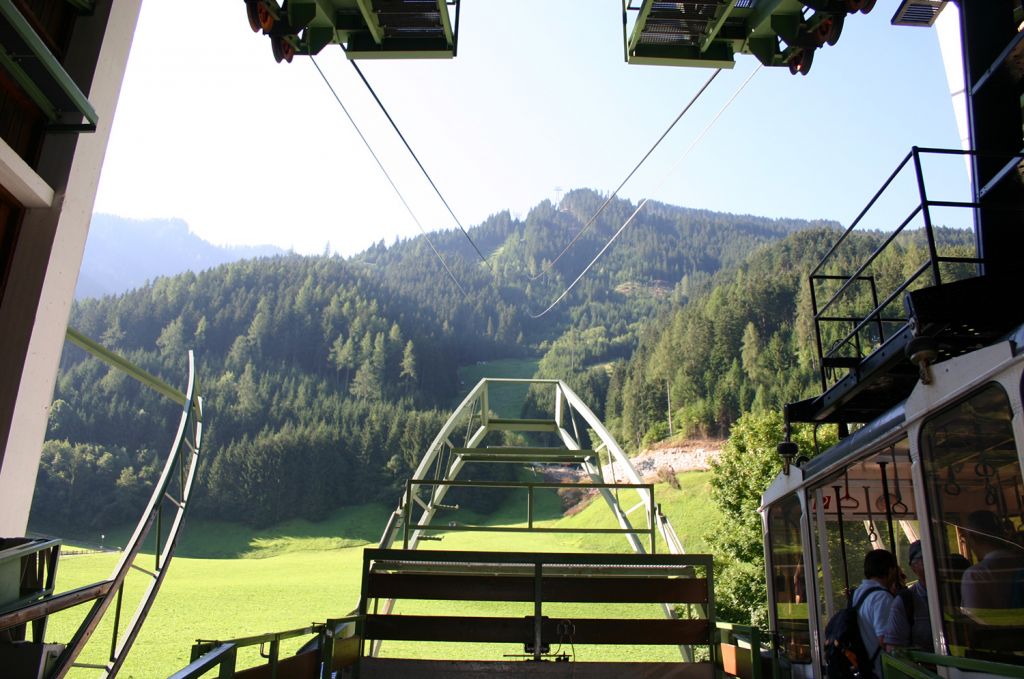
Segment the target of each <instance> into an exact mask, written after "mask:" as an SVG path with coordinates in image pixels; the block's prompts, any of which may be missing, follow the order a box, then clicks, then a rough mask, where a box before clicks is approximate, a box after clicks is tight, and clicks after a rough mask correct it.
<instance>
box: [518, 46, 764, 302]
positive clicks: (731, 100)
mask: <svg viewBox="0 0 1024 679" xmlns="http://www.w3.org/2000/svg"><path fill="white" fill-rule="evenodd" d="M761 68H762V67H761V65H760V64H759V65H758V67H757V68H755V69H754V70H753V72H751V74H750V75H749V76H747V79H746V80H744V81H743V84H741V85H740V86H739V88H738V89H737V90H736V91H735V92H733V94H732V96H731V97H729V101H727V102H725V106H723V107H722V108H721V109H720V110H719V111H718V113H716V114H715V117H714V118H712V119H711V122H709V123H708V124H707V125H706V126H705V127H704V129H703V130H702V131H701V133H700V134H699V135H697V137H696V138H695V139H694V140H693V141H692V142H691V143H690V145H689V146H688V147H687V148H686V151H684V152H683V154H682V155H681V156H679V159H678V160H676V162H675V164H673V165H672V167H671V168H670V169H669V171H668V172H666V173H665V178H664V180H662V182H661V184H659V185H658V186H657V187H655V189H654V192H655V193H656V192H657V191H659V190H660V189H661V188H662V187H663V186H664V185H665V183H666V182H667V181H668V179H669V177H671V176H672V173H673V172H675V171H676V169H677V168H678V167H679V165H680V164H681V163H682V162H683V160H685V159H686V157H687V156H688V155H689V154H690V151H691V150H693V147H694V146H696V145H697V143H698V142H700V140H701V139H703V138H704V135H705V134H707V133H708V130H710V129H711V127H712V126H713V125H714V124H715V123H716V122H717V121H718V119H719V118H721V117H722V114H723V113H725V111H726V109H728V108H729V106H731V105H732V102H734V101H735V100H736V97H738V96H739V94H740V92H742V91H743V89H744V88H745V87H746V86H747V83H749V82H750V81H751V80H752V79H753V77H754V76H755V75H757V74H758V72H759V71H760V70H761ZM648 201H650V198H644V199H643V200H642V201H640V204H639V205H637V207H636V209H635V210H633V214H631V215H630V216H629V218H628V219H626V221H625V222H623V224H622V226H620V227H619V230H618V231H616V232H615V234H614V235H613V236H612V237H611V238H610V239H609V240H608V242H607V243H605V245H604V247H603V248H601V250H600V252H598V253H597V254H596V255H594V258H593V259H592V260H590V263H589V264H587V266H586V267H585V268H584V269H583V271H582V272H581V273H580V275H579V276H577V277H576V279H575V280H574V281H573V282H572V283H570V284H569V286H568V287H567V288H566V289H565V290H563V291H562V294H560V295H559V296H558V298H557V299H555V301H554V302H552V303H551V304H550V306H548V308H546V309H544V311H542V312H540V313H539V314H536V315H534V314H529V315H530V318H533V319H537V318H541V317H542V316H544V315H545V314H547V313H548V312H549V311H551V310H552V309H554V308H555V306H556V305H557V304H558V303H559V302H561V301H562V300H563V299H565V296H566V295H568V294H569V293H570V292H571V291H572V289H573V288H575V287H576V284H577V283H579V282H580V281H581V280H582V279H583V277H584V276H586V275H587V272H589V271H590V269H591V268H593V266H594V264H596V263H597V260H599V259H600V258H601V256H602V255H604V253H605V252H606V251H607V250H608V248H610V247H611V246H612V243H614V242H615V240H616V239H617V238H618V237H619V236H620V235H622V232H623V231H625V230H626V227H627V226H629V225H630V223H632V221H633V219H634V218H636V216H637V214H639V213H640V210H642V209H643V208H644V206H645V205H647V203H648Z"/></svg>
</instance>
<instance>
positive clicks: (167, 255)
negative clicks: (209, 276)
mask: <svg viewBox="0 0 1024 679" xmlns="http://www.w3.org/2000/svg"><path fill="white" fill-rule="evenodd" d="M280 254H284V250H282V249H280V248H277V247H274V246H272V245H253V246H231V247H221V246H218V245H213V244H212V243H208V242H206V241H204V240H203V239H202V238H199V237H198V236H196V235H195V234H193V233H191V232H189V230H188V225H187V224H186V223H185V222H183V221H182V220H180V219H146V220H135V219H125V218H124V217H117V216H115V215H93V218H92V225H91V226H90V228H89V240H88V242H87V243H86V246H85V258H84V260H83V261H82V271H81V273H80V274H79V276H78V287H77V288H76V290H75V298H76V299H83V298H86V297H102V296H103V295H116V294H120V293H122V292H127V291H128V290H131V289H133V288H137V287H139V286H141V285H143V284H144V283H145V282H146V281H149V280H153V279H155V278H157V277H159V276H173V275H174V274H179V273H184V272H186V271H193V272H199V271H204V270H206V269H211V268H213V267H215V266H218V265H220V264H226V263H228V262H235V261H238V260H240V259H251V258H255V257H273V256H274V255H280Z"/></svg>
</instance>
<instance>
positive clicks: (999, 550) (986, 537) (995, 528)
mask: <svg viewBox="0 0 1024 679" xmlns="http://www.w3.org/2000/svg"><path fill="white" fill-rule="evenodd" d="M963 532H964V534H965V536H966V541H967V546H968V547H970V549H971V551H972V552H973V553H974V554H975V555H976V556H977V557H978V561H977V563H975V564H974V565H973V566H971V567H969V568H968V569H967V570H966V571H964V574H963V577H962V578H961V580H960V593H961V595H962V596H963V601H962V605H963V607H964V609H965V610H966V611H967V612H968V613H969V614H972V613H974V614H976V613H979V612H981V611H984V610H987V609H998V608H1003V609H1005V608H1022V607H1024V551H1022V549H1021V548H1020V547H1019V546H1018V545H1017V544H1016V543H1015V542H1013V541H1012V540H1009V539H1008V538H1007V537H1006V532H1005V531H1004V530H1003V525H1002V523H1001V522H1000V520H999V517H997V516H996V515H995V513H994V512H991V511H989V510H987V509H980V510H978V511H975V512H971V513H970V514H969V515H968V516H967V525H966V526H965V527H964V531H963Z"/></svg>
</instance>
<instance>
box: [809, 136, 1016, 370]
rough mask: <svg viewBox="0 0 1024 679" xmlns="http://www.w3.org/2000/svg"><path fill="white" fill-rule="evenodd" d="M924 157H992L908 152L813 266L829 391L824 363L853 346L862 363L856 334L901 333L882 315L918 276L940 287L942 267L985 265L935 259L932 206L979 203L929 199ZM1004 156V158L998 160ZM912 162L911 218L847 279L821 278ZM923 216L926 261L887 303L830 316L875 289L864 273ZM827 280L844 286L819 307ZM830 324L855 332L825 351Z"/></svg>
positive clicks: (942, 151) (926, 149)
mask: <svg viewBox="0 0 1024 679" xmlns="http://www.w3.org/2000/svg"><path fill="white" fill-rule="evenodd" d="M923 155H949V156H976V157H992V154H984V153H978V152H977V151H973V150H959V149H939V148H930V147H916V146H915V147H912V148H911V150H910V152H909V153H908V154H907V155H906V156H904V158H903V159H902V160H901V161H900V163H899V164H898V165H897V167H896V169H895V170H894V171H893V172H892V173H891V174H890V175H889V176H888V177H887V178H886V180H885V181H884V182H883V183H882V186H881V187H880V188H879V189H878V190H877V191H876V192H875V194H874V195H873V196H872V197H871V199H870V200H869V201H868V203H867V205H866V206H865V207H864V208H863V209H862V210H861V211H860V213H859V214H858V215H857V217H856V218H855V219H854V220H853V222H852V223H851V224H850V226H849V227H848V228H847V229H845V230H844V231H843V233H842V235H841V236H840V237H839V238H838V239H837V240H836V242H835V243H833V245H832V246H831V247H830V248H829V250H828V251H827V252H826V253H825V255H824V256H823V257H822V258H821V260H820V261H819V262H818V264H817V266H815V267H814V269H813V270H812V271H811V273H810V276H809V283H810V288H811V304H812V311H813V315H814V322H815V340H816V343H817V349H818V358H819V361H820V363H821V371H822V374H821V378H822V386H823V387H827V380H828V377H827V376H828V375H829V374H831V373H830V372H827V368H826V366H825V361H826V359H828V358H832V357H835V356H837V355H839V354H840V352H842V351H844V349H845V348H848V347H851V346H852V347H854V351H855V352H856V356H855V358H858V359H861V358H863V356H864V352H863V350H862V348H861V346H860V342H859V340H858V338H859V337H860V333H861V332H863V331H864V330H865V328H866V327H868V325H870V324H875V325H877V327H878V331H879V341H880V342H881V343H883V344H884V343H885V341H886V332H885V327H884V325H885V324H889V325H891V324H894V323H902V324H903V325H901V326H900V329H898V330H897V331H896V332H895V333H893V334H894V335H895V334H898V333H899V332H902V329H903V328H904V327H905V325H906V323H907V319H906V318H898V319H897V318H893V319H889V318H883V317H882V312H883V311H884V310H885V309H886V308H888V307H889V306H890V305H891V304H892V303H893V302H894V301H895V300H896V299H897V298H898V297H899V296H900V295H902V294H904V293H905V292H906V291H907V289H908V288H909V287H910V286H911V285H912V284H913V283H914V282H916V281H918V280H919V279H920V278H921V276H922V275H924V274H925V272H927V271H931V274H932V276H931V277H932V282H933V284H934V285H940V284H941V283H942V275H941V270H940V265H941V264H947V263H952V264H973V265H976V266H983V265H984V263H985V261H984V259H983V258H980V257H960V256H942V255H939V254H938V250H937V246H936V242H935V236H934V228H933V225H932V219H931V210H930V208H932V207H951V208H968V209H974V210H976V209H978V208H979V207H980V204H979V203H978V202H977V201H949V200H931V199H929V198H928V195H927V192H926V188H925V181H924V170H923V167H922V163H921V158H922V156H923ZM1000 157H1004V156H1000ZM1013 157H1014V158H1017V159H1021V158H1024V152H1022V153H1020V154H1016V155H1015V156H1013ZM911 161H913V171H914V176H915V178H916V183H917V193H918V199H919V200H918V204H917V205H916V207H914V208H913V209H912V210H911V212H910V214H909V215H908V216H907V217H906V218H905V219H904V220H903V221H902V222H901V223H900V224H899V225H898V226H897V227H896V228H895V229H894V230H893V231H892V232H891V233H890V234H888V236H887V237H886V238H884V239H883V240H882V242H881V243H880V244H879V245H878V246H877V247H876V248H875V249H874V251H873V252H872V253H871V254H870V255H869V256H868V257H867V258H866V260H865V261H863V262H862V263H861V264H860V266H859V267H857V269H856V271H854V272H853V273H852V274H850V275H834V274H824V273H823V271H824V268H825V267H826V265H827V264H828V263H829V262H831V261H832V259H833V257H834V256H835V254H836V253H837V251H838V249H839V247H840V246H841V245H842V244H843V243H844V242H846V240H847V239H848V238H849V236H850V234H851V233H852V232H853V231H854V229H856V228H858V226H860V225H861V223H862V221H863V219H864V218H865V216H866V215H867V214H868V212H869V211H870V210H871V208H872V207H874V205H875V204H876V203H877V202H878V200H879V199H880V198H881V196H882V194H883V193H885V192H886V191H887V190H888V189H889V187H890V186H891V185H892V184H893V182H894V181H895V180H896V178H897V177H898V176H900V174H901V173H902V172H903V171H904V170H905V169H906V168H907V166H908V165H909V164H910V163H911ZM919 215H920V216H921V217H922V218H923V221H924V231H925V237H926V240H927V253H928V254H927V259H926V260H925V262H924V263H922V264H921V265H920V266H919V267H918V268H917V269H916V270H915V271H914V272H913V273H912V274H911V275H910V276H908V277H906V278H905V280H904V281H903V282H902V283H900V284H899V285H898V286H897V287H896V289H895V290H893V291H892V292H891V293H889V294H888V295H886V297H885V299H884V300H883V301H881V302H879V301H878V299H877V297H875V298H873V308H872V309H871V311H870V312H868V313H866V314H864V315H858V317H857V318H856V319H853V318H847V317H846V316H844V315H843V314H839V313H835V312H833V313H831V314H830V313H829V310H830V309H832V307H834V306H835V305H837V304H838V303H839V300H840V299H842V298H843V297H844V295H846V294H847V293H849V291H850V290H851V288H852V286H853V285H854V284H855V283H856V282H858V281H863V280H870V282H871V284H872V289H873V290H874V281H873V277H872V276H866V275H865V272H866V271H867V270H868V268H869V267H870V266H871V265H872V263H874V262H875V260H876V259H877V258H878V257H879V255H880V254H881V253H882V252H883V251H884V250H886V249H887V248H888V247H889V246H891V245H892V243H893V241H894V240H895V239H896V238H897V237H898V236H899V235H900V234H901V233H903V231H904V230H905V229H906V227H907V226H908V225H909V224H910V223H911V222H912V221H913V220H914V219H915V218H916V217H918V216H919ZM826 280H840V281H843V282H842V284H841V285H840V286H839V287H838V289H837V290H835V291H834V292H833V293H832V294H831V295H830V297H829V298H828V300H827V301H825V302H824V303H820V302H819V300H818V290H817V288H818V284H819V283H822V282H823V281H826ZM834 322H850V323H853V324H854V325H853V328H852V329H851V330H850V331H849V332H847V333H846V334H845V335H844V336H843V337H842V338H841V339H839V340H837V341H836V342H834V343H833V344H832V345H831V346H830V347H829V348H828V349H827V350H826V348H825V346H824V342H823V338H822V325H823V324H825V323H834Z"/></svg>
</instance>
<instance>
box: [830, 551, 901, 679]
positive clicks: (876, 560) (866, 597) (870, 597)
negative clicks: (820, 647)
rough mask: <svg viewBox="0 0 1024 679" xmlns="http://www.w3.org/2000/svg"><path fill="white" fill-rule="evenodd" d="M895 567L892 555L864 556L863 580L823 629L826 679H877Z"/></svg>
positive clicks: (895, 571) (872, 554)
mask: <svg viewBox="0 0 1024 679" xmlns="http://www.w3.org/2000/svg"><path fill="white" fill-rule="evenodd" d="M897 582H899V566H898V565H897V564H896V557H895V556H893V554H892V552H889V551H886V550H884V549H874V550H872V551H870V552H868V553H867V554H866V555H865V556H864V580H863V582H861V584H860V585H859V586H858V587H857V589H855V590H854V591H853V594H852V596H851V597H850V601H849V605H848V606H847V607H846V608H844V609H843V610H841V611H839V612H838V613H836V614H835V615H833V616H832V618H831V619H830V620H829V621H828V625H827V626H826V627H825V671H826V674H827V676H828V677H829V679H880V677H881V676H882V659H881V657H880V656H881V651H882V648H883V644H884V642H885V628H886V625H887V624H888V622H889V612H890V608H891V607H892V590H893V588H894V587H895V586H896V583H897Z"/></svg>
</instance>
